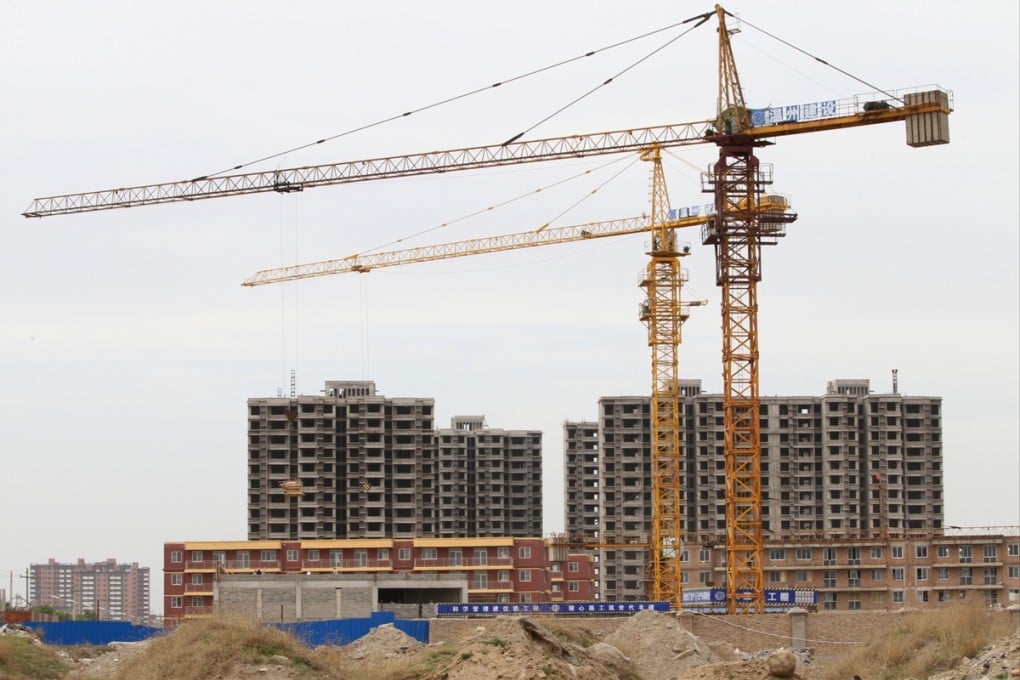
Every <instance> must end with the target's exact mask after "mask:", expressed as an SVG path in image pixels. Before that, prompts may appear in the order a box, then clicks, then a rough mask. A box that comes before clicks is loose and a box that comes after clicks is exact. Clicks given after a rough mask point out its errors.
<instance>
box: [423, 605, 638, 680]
mask: <svg viewBox="0 0 1020 680" xmlns="http://www.w3.org/2000/svg"><path fill="white" fill-rule="evenodd" d="M447 648H448V649H449V650H450V653H449V654H448V656H447V657H446V658H445V659H443V660H442V661H441V662H439V663H436V664H435V665H434V667H433V668H431V669H430V671H429V673H428V674H427V675H425V676H423V677H425V678H429V679H435V680H438V679H439V678H443V679H445V680H533V679H534V678H578V680H618V678H621V677H628V675H629V666H628V664H629V661H628V660H625V659H621V658H620V657H622V655H614V654H611V653H608V654H607V653H605V651H603V653H602V654H598V653H596V654H592V653H589V651H588V650H585V649H584V648H583V647H581V646H580V645H576V644H574V643H572V642H567V641H564V640H562V639H560V638H559V637H558V636H556V635H555V634H554V633H552V632H551V631H550V630H549V629H548V628H546V627H545V626H543V625H542V624H541V623H540V622H539V621H537V620H535V619H533V618H530V617H499V618H496V619H494V620H492V621H489V622H487V623H486V624H485V625H481V626H478V627H477V628H475V631H474V633H473V634H472V635H471V636H469V637H467V638H465V639H462V640H460V641H459V642H457V643H456V644H455V645H453V646H448V647H447ZM620 664H622V665H623V667H624V668H625V669H627V671H628V674H627V675H624V674H621V673H620V672H619V671H618V670H617V667H616V666H615V665H620Z"/></svg>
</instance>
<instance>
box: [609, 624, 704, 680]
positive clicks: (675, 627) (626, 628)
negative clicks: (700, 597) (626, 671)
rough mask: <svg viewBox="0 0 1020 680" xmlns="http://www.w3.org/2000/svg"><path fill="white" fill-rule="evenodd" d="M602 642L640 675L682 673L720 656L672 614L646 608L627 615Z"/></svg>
mask: <svg viewBox="0 0 1020 680" xmlns="http://www.w3.org/2000/svg"><path fill="white" fill-rule="evenodd" d="M604 642H606V643H608V644H611V645H613V646H614V647H616V648H617V649H619V650H620V651H621V652H623V653H624V654H626V655H627V656H628V657H630V658H631V659H632V660H633V662H634V668H635V672H636V673H637V675H638V676H640V677H642V678H661V679H662V680H667V679H668V678H677V677H682V671H684V670H685V669H687V668H693V667H695V666H702V665H704V664H707V663H716V662H719V661H722V660H723V659H722V658H721V657H720V656H719V655H718V654H716V653H715V652H714V651H713V650H712V648H711V647H709V646H708V645H707V644H706V643H704V642H702V641H701V639H699V638H698V637H697V636H696V635H694V634H693V633H691V632H690V631H688V630H687V629H686V628H684V627H683V626H681V625H680V623H679V622H678V621H677V620H676V619H675V618H674V617H672V616H669V615H667V614H661V613H659V612H655V611H651V610H646V611H643V612H639V613H637V614H635V615H633V616H632V617H630V618H629V619H628V620H627V622H626V623H624V624H623V625H622V626H620V627H619V628H618V629H617V630H616V632H615V633H613V634H611V635H609V636H608V637H606V639H605V640H604Z"/></svg>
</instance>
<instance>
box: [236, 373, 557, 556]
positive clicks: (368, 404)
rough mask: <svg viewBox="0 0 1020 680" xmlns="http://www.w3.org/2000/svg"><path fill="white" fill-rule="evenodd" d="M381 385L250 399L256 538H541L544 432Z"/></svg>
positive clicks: (338, 384) (252, 534) (334, 386)
mask: <svg viewBox="0 0 1020 680" xmlns="http://www.w3.org/2000/svg"><path fill="white" fill-rule="evenodd" d="M434 414H435V403H434V400H433V399H430V398H406V397H405V398H387V397H385V396H383V395H381V394H378V393H377V392H376V387H375V383H374V382H372V381H332V380H331V381H327V382H326V384H325V389H324V391H323V394H321V395H310V396H296V397H289V398H288V397H275V398H251V399H249V400H248V538H249V539H251V540H284V539H287V540H297V539H329V538H414V537H422V536H443V537H469V536H540V535H541V533H542V494H541V488H542V476H541V475H542V472H541V471H542V467H541V454H542V446H541V443H542V434H541V432H540V431H537V430H535V431H531V430H502V429H493V428H489V427H487V425H486V423H485V419H484V417H482V416H457V417H454V418H453V419H452V422H451V426H450V427H449V428H442V429H438V430H437V429H436V428H435V423H434Z"/></svg>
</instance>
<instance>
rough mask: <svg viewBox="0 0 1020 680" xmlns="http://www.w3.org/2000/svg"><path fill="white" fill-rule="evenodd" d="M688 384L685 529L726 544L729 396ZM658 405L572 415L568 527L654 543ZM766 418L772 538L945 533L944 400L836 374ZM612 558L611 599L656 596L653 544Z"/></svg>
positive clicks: (609, 404)
mask: <svg viewBox="0 0 1020 680" xmlns="http://www.w3.org/2000/svg"><path fill="white" fill-rule="evenodd" d="M680 391H681V397H682V407H681V408H682V426H683V432H682V434H681V437H682V447H683V451H682V456H683V470H682V482H681V483H682V486H683V496H684V498H683V517H682V526H683V530H684V533H685V535H686V536H687V540H688V541H689V542H690V543H691V544H692V545H693V544H706V545H712V544H723V543H724V541H725V529H726V524H725V481H726V480H725V472H724V470H725V463H724V457H723V438H724V428H723V397H722V395H721V394H705V393H703V392H702V391H701V381H700V380H683V381H681V384H680ZM649 408H650V406H649V398H648V397H646V396H619V397H603V398H602V399H600V400H599V402H598V420H597V421H590V422H567V423H565V424H564V454H565V455H564V466H565V469H564V473H565V480H566V489H565V496H566V506H565V529H566V532H567V534H568V535H570V536H574V537H576V538H579V539H583V540H584V541H587V542H597V543H606V544H613V545H626V544H636V545H644V544H646V542H647V536H648V534H649V532H650V528H651V506H652V502H651V501H652V499H651V491H652V481H651V467H650V462H651V453H650V451H651V447H650V437H651V431H650V426H649ZM760 419H761V446H762V452H761V474H762V524H763V529H764V532H765V537H766V540H768V541H787V540H794V539H802V538H805V537H821V536H825V537H828V538H833V539H836V538H842V537H847V538H850V537H855V538H856V537H883V536H887V535H890V534H906V533H911V534H918V535H933V534H940V533H942V528H943V516H944V513H943V496H942V486H943V485H942V442H941V432H942V423H941V398H939V397H923V396H908V395H903V394H899V393H897V392H893V393H887V394H874V393H872V392H871V389H870V383H869V381H868V380H835V381H831V382H830V383H829V384H828V386H827V389H826V392H825V394H823V395H821V396H789V397H784V396H771V397H762V398H761V410H760ZM601 557H602V559H600V563H599V565H598V566H599V577H600V579H601V581H600V592H601V594H602V596H603V597H604V598H606V599H641V598H642V597H644V580H645V552H644V550H642V549H639V548H635V549H629V548H615V549H613V550H610V551H608V552H604V553H603V555H602V556H601ZM712 578H715V577H714V576H713V577H712Z"/></svg>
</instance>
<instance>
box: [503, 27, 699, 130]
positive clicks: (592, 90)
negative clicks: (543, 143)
mask: <svg viewBox="0 0 1020 680" xmlns="http://www.w3.org/2000/svg"><path fill="white" fill-rule="evenodd" d="M709 16H710V15H708V14H703V15H700V16H698V17H694V18H695V19H701V21H699V22H698V23H696V24H694V25H693V26H691V27H690V28H688V29H687V30H686V31H684V32H683V33H681V34H679V35H677V36H675V37H673V38H670V39H669V40H667V41H666V42H665V43H663V44H662V45H659V46H658V47H657V48H655V49H654V50H652V51H651V52H649V53H648V54H646V55H645V56H643V57H641V58H640V59H638V60H637V61H635V62H634V63H633V64H631V65H630V66H628V67H627V68H625V69H623V70H622V71H620V72H619V73H617V74H616V75H614V76H610V77H609V78H607V79H606V80H604V81H602V82H601V83H599V84H598V85H596V86H595V87H593V88H591V89H590V90H588V91H587V92H585V93H584V94H582V95H581V96H579V97H576V98H575V99H573V100H572V101H570V102H568V103H566V104H564V105H563V106H561V107H560V108H558V109H556V110H555V111H553V112H552V113H550V114H549V115H548V116H546V117H545V118H543V119H542V120H540V121H538V122H537V123H535V124H534V125H531V126H530V127H528V128H526V129H524V130H521V131H520V132H518V133H517V134H516V135H514V136H513V137H511V138H510V139H508V140H506V141H505V142H503V144H502V145H501V146H507V145H508V144H512V143H513V142H516V141H517V140H518V139H520V138H521V137H523V136H524V135H526V134H528V133H529V132H531V131H532V130H534V129H535V128H537V127H538V126H539V125H542V124H543V123H546V122H548V121H549V120H551V119H552V118H554V117H555V116H558V115H559V114H561V113H563V112H564V111H566V110H567V109H569V108H570V107H571V106H573V105H574V104H577V103H578V102H580V101H581V100H583V99H585V98H587V97H588V96H590V95H592V94H595V93H596V92H598V91H599V90H601V89H602V88H603V87H605V86H606V85H608V84H609V83H611V82H613V81H614V80H616V79H617V78H619V77H620V76H622V75H623V74H625V73H627V72H628V71H630V70H631V69H634V68H636V67H637V66H639V65H641V64H642V63H644V62H645V61H647V60H648V59H651V58H652V57H653V56H655V55H656V54H658V53H659V52H661V51H662V50H664V49H666V48H667V47H669V46H670V45H672V44H673V43H675V42H676V41H677V40H679V39H680V38H682V37H684V36H685V35H687V34H688V33H690V32H691V31H693V30H694V29H695V28H697V27H698V26H701V25H702V24H703V23H705V22H706V21H708V19H709ZM692 20H693V19H687V20H686V21H683V22H681V23H687V22H688V21H692ZM676 25H678V24H674V26H676Z"/></svg>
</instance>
